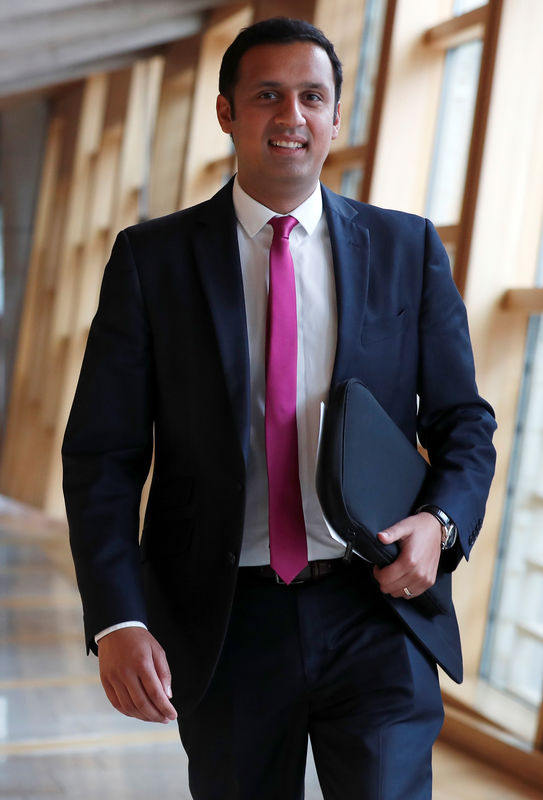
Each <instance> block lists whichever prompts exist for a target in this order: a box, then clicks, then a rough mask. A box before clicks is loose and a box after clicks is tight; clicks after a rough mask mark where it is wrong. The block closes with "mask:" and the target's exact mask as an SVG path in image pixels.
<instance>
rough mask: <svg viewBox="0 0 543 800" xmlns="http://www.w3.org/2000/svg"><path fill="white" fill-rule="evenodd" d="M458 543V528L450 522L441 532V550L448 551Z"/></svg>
mask: <svg viewBox="0 0 543 800" xmlns="http://www.w3.org/2000/svg"><path fill="white" fill-rule="evenodd" d="M455 541H456V526H455V525H454V524H453V523H452V522H449V523H448V525H443V528H442V532H441V549H442V550H448V549H449V548H450V547H452V546H453V544H454V543H455Z"/></svg>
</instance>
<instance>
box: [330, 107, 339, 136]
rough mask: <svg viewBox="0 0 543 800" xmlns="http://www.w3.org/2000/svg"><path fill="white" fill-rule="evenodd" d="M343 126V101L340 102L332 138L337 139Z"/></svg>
mask: <svg viewBox="0 0 543 800" xmlns="http://www.w3.org/2000/svg"><path fill="white" fill-rule="evenodd" d="M340 127H341V103H339V102H338V104H337V109H336V114H335V116H334V123H333V128H332V139H337V137H338V135H339V129H340Z"/></svg>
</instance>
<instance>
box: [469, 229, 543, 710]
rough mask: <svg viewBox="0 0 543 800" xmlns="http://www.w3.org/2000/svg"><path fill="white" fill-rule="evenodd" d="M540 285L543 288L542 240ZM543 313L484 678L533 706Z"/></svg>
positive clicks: (539, 611) (539, 580) (537, 650)
mask: <svg viewBox="0 0 543 800" xmlns="http://www.w3.org/2000/svg"><path fill="white" fill-rule="evenodd" d="M537 284H538V285H543V242H542V246H541V258H540V267H539V275H538V280H537ZM541 531H543V315H541V314H538V315H536V316H533V317H532V318H531V319H530V322H529V325H528V335H527V341H526V354H525V366H524V378H523V385H522V388H521V394H520V401H519V407H518V411H517V426H516V437H515V443H514V448H513V453H512V457H511V466H510V473H509V482H508V491H507V501H506V507H505V513H504V519H503V524H502V532H501V539H500V550H499V556H498V560H497V572H496V576H495V581H494V590H493V596H492V599H491V608H490V615H489V629H488V635H487V642H486V646H485V652H484V658H483V665H482V673H483V677H485V678H486V679H487V680H488V681H490V682H491V683H492V684H493V685H495V686H497V687H498V688H500V689H502V690H505V691H507V692H508V693H510V694H512V695H514V696H515V697H517V698H519V699H520V700H522V701H524V702H525V703H527V704H528V705H530V706H532V707H534V708H536V707H537V706H538V705H539V704H540V703H541V701H542V699H543V697H542V692H543V685H542V678H543V536H541Z"/></svg>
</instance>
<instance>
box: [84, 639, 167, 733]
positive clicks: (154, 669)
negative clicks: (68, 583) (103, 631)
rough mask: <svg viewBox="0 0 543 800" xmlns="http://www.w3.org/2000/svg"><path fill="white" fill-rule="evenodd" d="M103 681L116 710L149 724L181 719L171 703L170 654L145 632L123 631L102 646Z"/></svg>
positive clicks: (100, 650) (101, 669)
mask: <svg viewBox="0 0 543 800" xmlns="http://www.w3.org/2000/svg"><path fill="white" fill-rule="evenodd" d="M98 660H99V664H100V678H101V681H102V685H103V687H104V690H105V692H106V695H107V697H108V699H109V701H110V703H111V704H112V706H113V707H114V708H116V709H117V711H120V712H121V713H123V714H126V715H127V716H128V717H136V718H137V719H141V720H144V721H145V722H162V723H167V722H169V721H170V720H174V719H176V718H177V712H176V710H175V708H174V707H173V705H172V704H171V703H170V699H171V696H172V690H171V673H170V668H169V666H168V662H167V660H166V654H165V652H164V650H163V649H162V647H161V646H160V645H159V643H158V642H157V640H156V639H155V638H154V636H152V634H150V633H149V631H147V630H145V629H144V628H138V627H134V628H121V629H119V630H116V631H113V632H112V633H108V634H107V635H106V636H103V637H102V638H101V639H100V641H99V644H98Z"/></svg>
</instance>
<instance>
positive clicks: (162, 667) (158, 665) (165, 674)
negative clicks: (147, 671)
mask: <svg viewBox="0 0 543 800" xmlns="http://www.w3.org/2000/svg"><path fill="white" fill-rule="evenodd" d="M153 661H154V665H155V670H156V674H157V676H158V679H159V681H160V682H161V684H162V688H163V690H164V694H165V695H166V697H167V698H168V699H169V700H171V699H172V673H171V672H170V667H169V665H168V660H167V658H166V653H165V652H164V650H163V649H162V648H161V647H158V646H157V647H155V648H154V649H153Z"/></svg>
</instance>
